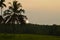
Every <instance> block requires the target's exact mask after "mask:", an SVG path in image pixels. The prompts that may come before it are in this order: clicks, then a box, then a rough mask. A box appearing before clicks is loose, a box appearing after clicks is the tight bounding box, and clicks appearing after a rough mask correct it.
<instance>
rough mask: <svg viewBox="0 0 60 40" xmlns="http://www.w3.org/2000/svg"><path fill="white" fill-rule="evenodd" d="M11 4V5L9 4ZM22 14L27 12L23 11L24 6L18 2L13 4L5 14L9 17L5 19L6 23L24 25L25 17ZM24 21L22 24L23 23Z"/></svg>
mask: <svg viewBox="0 0 60 40" xmlns="http://www.w3.org/2000/svg"><path fill="white" fill-rule="evenodd" d="M9 4H11V3H10V2H9ZM22 12H23V13H25V10H24V9H22V5H21V4H20V3H18V1H16V0H15V1H13V4H11V6H9V9H8V10H5V12H4V13H5V14H4V15H9V16H7V17H6V18H5V19H6V20H5V23H12V24H15V23H18V24H22V23H24V22H23V21H24V19H23V18H24V17H25V16H23V15H22ZM21 21H22V22H21Z"/></svg>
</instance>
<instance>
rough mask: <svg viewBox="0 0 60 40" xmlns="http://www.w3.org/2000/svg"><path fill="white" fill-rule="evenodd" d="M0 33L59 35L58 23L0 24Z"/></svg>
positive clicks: (59, 26)
mask: <svg viewBox="0 0 60 40" xmlns="http://www.w3.org/2000/svg"><path fill="white" fill-rule="evenodd" d="M0 33H9V34H39V35H55V36H60V25H36V24H22V25H20V24H0Z"/></svg>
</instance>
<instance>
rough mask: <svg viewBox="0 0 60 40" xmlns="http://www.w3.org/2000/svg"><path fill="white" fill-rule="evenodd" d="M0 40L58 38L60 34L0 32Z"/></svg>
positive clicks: (58, 39) (44, 39) (57, 39)
mask: <svg viewBox="0 0 60 40" xmlns="http://www.w3.org/2000/svg"><path fill="white" fill-rule="evenodd" d="M0 40H60V36H50V35H35V34H0Z"/></svg>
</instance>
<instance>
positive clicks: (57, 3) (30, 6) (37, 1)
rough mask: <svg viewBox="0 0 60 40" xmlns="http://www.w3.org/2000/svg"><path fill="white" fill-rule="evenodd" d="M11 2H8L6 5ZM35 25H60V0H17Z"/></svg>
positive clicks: (7, 0)
mask: <svg viewBox="0 0 60 40" xmlns="http://www.w3.org/2000/svg"><path fill="white" fill-rule="evenodd" d="M9 1H12V0H6V4H8V2H9ZM17 1H18V2H20V3H21V4H22V6H23V8H24V9H25V11H26V14H25V15H27V17H28V20H29V22H30V23H34V24H49V25H50V24H60V0H17Z"/></svg>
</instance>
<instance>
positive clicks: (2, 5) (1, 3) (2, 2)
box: [0, 0, 6, 15]
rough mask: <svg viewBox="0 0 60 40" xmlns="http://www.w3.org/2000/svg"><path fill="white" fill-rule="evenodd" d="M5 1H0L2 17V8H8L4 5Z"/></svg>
mask: <svg viewBox="0 0 60 40" xmlns="http://www.w3.org/2000/svg"><path fill="white" fill-rule="evenodd" d="M4 2H5V0H0V7H1V15H2V8H3V7H6V5H5V4H4Z"/></svg>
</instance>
